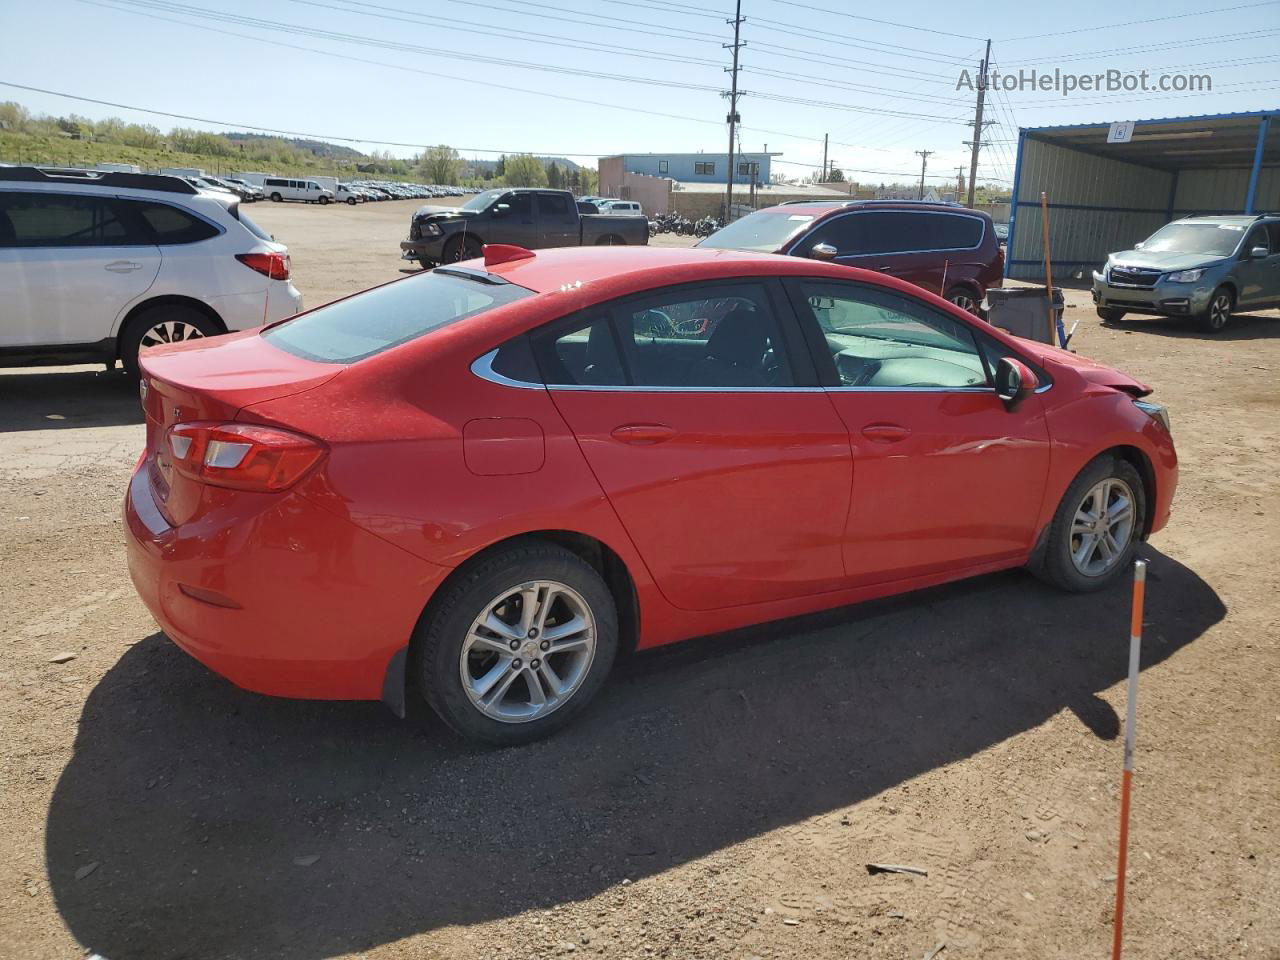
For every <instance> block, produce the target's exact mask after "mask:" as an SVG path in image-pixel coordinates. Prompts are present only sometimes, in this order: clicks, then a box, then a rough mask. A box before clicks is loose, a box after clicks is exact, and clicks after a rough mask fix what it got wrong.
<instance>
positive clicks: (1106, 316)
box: [1098, 307, 1124, 323]
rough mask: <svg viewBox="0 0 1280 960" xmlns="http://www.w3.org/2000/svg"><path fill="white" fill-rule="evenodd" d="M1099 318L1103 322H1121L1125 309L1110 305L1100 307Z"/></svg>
mask: <svg viewBox="0 0 1280 960" xmlns="http://www.w3.org/2000/svg"><path fill="white" fill-rule="evenodd" d="M1098 318H1099V319H1100V320H1102V322H1103V323H1119V322H1120V321H1121V320H1123V319H1124V311H1123V310H1114V309H1112V308H1110V307H1099V308H1098Z"/></svg>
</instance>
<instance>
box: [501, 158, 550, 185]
mask: <svg viewBox="0 0 1280 960" xmlns="http://www.w3.org/2000/svg"><path fill="white" fill-rule="evenodd" d="M506 181H507V186H509V187H545V186H546V185H547V171H546V168H545V167H543V165H542V161H541V160H539V159H538V158H537V157H534V156H531V155H529V154H527V153H521V154H518V155H516V156H514V157H508V158H507V163H506Z"/></svg>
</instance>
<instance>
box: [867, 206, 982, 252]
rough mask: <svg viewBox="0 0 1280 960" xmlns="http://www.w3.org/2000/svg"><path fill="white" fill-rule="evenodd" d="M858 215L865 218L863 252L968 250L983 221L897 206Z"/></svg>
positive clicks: (979, 238) (979, 236)
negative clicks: (911, 210) (898, 208)
mask: <svg viewBox="0 0 1280 960" xmlns="http://www.w3.org/2000/svg"><path fill="white" fill-rule="evenodd" d="M858 216H859V218H865V222H864V225H863V247H862V250H863V252H864V253H906V252H910V251H913V250H967V249H970V248H972V247H976V246H977V245H978V244H979V243H981V242H982V232H983V222H982V220H981V219H979V218H978V217H970V216H963V215H958V214H953V213H929V212H925V211H921V212H919V213H916V212H909V211H896V210H885V211H880V212H874V213H864V214H859V215H858Z"/></svg>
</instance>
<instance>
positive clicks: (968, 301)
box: [946, 287, 982, 317]
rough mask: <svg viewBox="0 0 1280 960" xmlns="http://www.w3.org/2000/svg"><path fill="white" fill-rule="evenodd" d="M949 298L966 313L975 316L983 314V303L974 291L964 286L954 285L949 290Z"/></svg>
mask: <svg viewBox="0 0 1280 960" xmlns="http://www.w3.org/2000/svg"><path fill="white" fill-rule="evenodd" d="M946 299H947V300H949V301H950V302H951V303H954V304H955V305H956V306H957V307H959V308H960V309H961V310H963V311H964V312H965V313H969V314H972V315H973V316H975V317H980V316H982V305H981V301H980V300H979V299H975V298H974V296H973V293H972V292H971V291H969V290H966V289H965V288H964V287H952V288H951V289H950V290H949V291H947V297H946Z"/></svg>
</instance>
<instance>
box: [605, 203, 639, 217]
mask: <svg viewBox="0 0 1280 960" xmlns="http://www.w3.org/2000/svg"><path fill="white" fill-rule="evenodd" d="M596 206H597V207H599V208H600V212H601V213H620V214H623V215H630V216H633V217H643V216H644V208H643V207H642V206H640V204H638V203H636V202H635V201H634V200H601V201H597V202H596Z"/></svg>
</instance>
